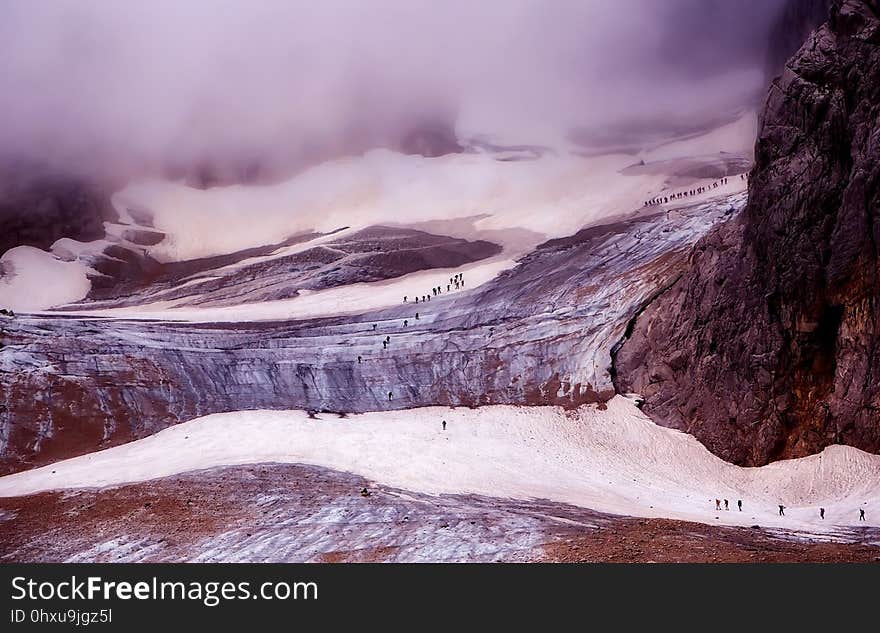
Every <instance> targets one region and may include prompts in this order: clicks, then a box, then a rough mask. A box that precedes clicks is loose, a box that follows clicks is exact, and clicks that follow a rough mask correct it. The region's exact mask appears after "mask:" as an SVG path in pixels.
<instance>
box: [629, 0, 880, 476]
mask: <svg viewBox="0 0 880 633" xmlns="http://www.w3.org/2000/svg"><path fill="white" fill-rule="evenodd" d="M755 161H756V164H755V168H754V171H753V176H752V179H751V181H750V186H749V202H748V205H747V207H746V208H745V210H744V211H743V213H742V215H741V216H738V217H737V218H735V219H734V220H731V221H730V222H728V223H727V224H725V225H723V226H722V227H720V228H718V229H717V230H715V231H713V232H712V233H711V234H709V235H708V236H706V237H705V238H703V240H701V241H700V242H699V243H698V245H697V246H696V247H695V249H694V251H693V252H692V254H691V256H690V264H691V267H690V270H689V272H688V273H687V274H686V275H684V276H683V277H682V278H681V279H680V280H679V281H678V282H677V283H676V284H675V285H674V286H673V287H672V288H671V289H670V290H669V291H668V292H666V293H664V294H663V295H662V296H661V297H660V298H658V299H657V300H656V301H655V302H654V303H652V305H650V306H649V307H648V309H647V310H646V311H645V312H644V313H643V315H642V316H641V317H640V318H639V319H638V321H637V323H636V324H635V327H634V328H633V331H632V335H631V337H630V338H629V340H628V341H627V342H626V343H625V344H624V345H623V346H622V348H621V349H620V350H619V352H618V354H617V358H616V360H615V367H616V370H617V385H616V386H617V388H618V389H620V390H624V391H636V392H639V393H642V394H644V395H645V396H646V398H647V402H646V409H647V411H648V412H649V413H650V414H651V415H652V416H653V417H654V419H655V420H657V421H658V422H660V423H662V424H666V425H668V426H672V427H676V428H680V429H683V430H686V431H687V432H689V433H691V434H693V435H695V436H696V437H697V438H698V439H700V440H701V441H702V442H703V443H705V444H706V445H707V446H708V447H709V448H710V450H712V451H713V452H715V453H716V454H718V455H720V456H721V457H723V458H725V459H727V460H730V461H733V462H736V463H738V464H747V465H758V464H765V463H767V462H769V461H772V460H774V459H779V458H788V457H797V456H802V455H806V454H809V453H813V452H816V451H819V450H821V449H822V448H823V447H825V446H827V445H829V444H834V443H846V444H850V445H853V446H856V447H858V448H862V449H864V450H867V451H871V452H880V351H878V343H880V312H878V310H880V303H878V301H880V274H878V266H880V260H878V241H880V194H878V188H880V18H878V6H877V3H876V2H874V1H871V2H868V1H864V0H847V1H843V2H841V1H837V2H835V3H834V6H833V7H832V12H831V20H830V22H829V23H828V24H827V25H824V26H822V27H821V28H820V29H819V30H818V31H817V32H816V33H814V34H813V35H812V36H811V37H810V38H809V40H808V41H807V42H806V44H804V46H803V47H802V48H801V49H800V51H799V52H798V54H797V55H796V56H795V58H794V59H793V60H791V61H790V62H789V63H788V64H787V66H786V69H785V70H784V72H783V73H782V75H781V77H780V78H778V79H777V80H776V81H774V83H773V85H772V86H771V88H770V92H769V96H768V99H767V103H766V107H765V111H764V115H763V121H762V125H761V129H760V132H759V138H758V142H757V146H756V159H755Z"/></svg>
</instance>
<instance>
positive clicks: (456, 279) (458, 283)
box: [357, 273, 464, 430]
mask: <svg viewBox="0 0 880 633" xmlns="http://www.w3.org/2000/svg"><path fill="white" fill-rule="evenodd" d="M453 286H454V287H455V289H456V290H460V289H461V288H464V273H456V274H454V275H453V276H452V277H450V278H449V284H448V285H447V286H446V291H447V292H451V291H452V288H453ZM441 294H443V286H442V285H440V286H435V287H433V288H431V294H425V295H421V296H417V297H415V303H419V302H420V301H421V302H422V303H425V302H427V301H430V300H431V297H437V296H439V295H441ZM409 298H410V297H409V295H404V296H403V302H404V303H409ZM415 320H416V321H418V320H420V316H419V313H418V312H416V313H415ZM409 323H410V320H409V319H408V318H407V319H404V320H403V327H405V328H407V327H409ZM378 327H379V326H378V324H377V323H373V332H375V331H376V330H377V328H378ZM390 345H391V336H388V335H386V336H385V338H383V339H382V349H383V350H387V349H388V347H389V346H390ZM363 361H364V359H363V357H362V356H358V357H357V362H358V364H359V365H360V364H362V363H363ZM387 397H388V402H391V401H392V400H393V399H394V392H392V391H389V392H388V394H387ZM443 428H444V430H445V428H446V425H445V423H444V425H443Z"/></svg>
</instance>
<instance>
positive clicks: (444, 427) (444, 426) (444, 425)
mask: <svg viewBox="0 0 880 633" xmlns="http://www.w3.org/2000/svg"><path fill="white" fill-rule="evenodd" d="M443 430H444V431H445V430H446V420H443Z"/></svg>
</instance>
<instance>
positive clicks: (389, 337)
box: [385, 335, 391, 345]
mask: <svg viewBox="0 0 880 633" xmlns="http://www.w3.org/2000/svg"><path fill="white" fill-rule="evenodd" d="M385 342H386V343H388V344H389V345H391V336H390V335H389V336H386V337H385Z"/></svg>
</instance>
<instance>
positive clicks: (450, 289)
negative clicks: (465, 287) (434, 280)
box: [446, 284, 452, 292]
mask: <svg viewBox="0 0 880 633" xmlns="http://www.w3.org/2000/svg"><path fill="white" fill-rule="evenodd" d="M446 292H452V284H446Z"/></svg>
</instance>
